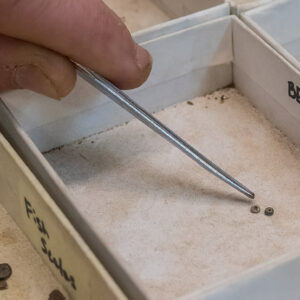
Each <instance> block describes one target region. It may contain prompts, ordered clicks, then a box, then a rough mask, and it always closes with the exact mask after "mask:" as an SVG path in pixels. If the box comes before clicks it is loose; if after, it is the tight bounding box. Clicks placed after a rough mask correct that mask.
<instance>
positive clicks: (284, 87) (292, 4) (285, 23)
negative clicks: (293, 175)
mask: <svg viewBox="0 0 300 300" xmlns="http://www.w3.org/2000/svg"><path fill="white" fill-rule="evenodd" d="M299 9H300V2H299V1H297V0H276V1H272V2H271V3H268V4H265V5H262V6H260V7H257V8H255V9H252V10H249V11H247V12H245V13H243V14H242V15H241V17H242V20H243V21H244V22H245V23H247V24H248V25H249V26H250V27H251V28H252V29H253V30H254V31H255V32H256V33H257V34H258V35H259V36H260V37H261V38H262V39H263V40H264V41H265V42H266V43H268V44H269V45H270V46H271V47H272V48H273V49H275V50H276V51H277V53H278V54H279V55H281V56H282V57H283V58H284V59H285V60H286V61H288V62H289V65H290V66H291V67H286V66H283V67H281V68H279V66H276V64H274V65H272V66H270V68H272V74H273V75H272V76H269V78H268V80H266V85H265V90H266V91H268V94H271V95H273V96H274V97H275V98H276V99H277V103H276V104H277V105H279V106H281V107H283V108H284V110H285V112H282V114H279V113H274V114H272V115H271V114H269V115H268V117H269V118H270V119H272V120H274V121H275V122H276V124H278V126H280V128H281V129H282V130H283V131H284V132H285V133H287V134H289V135H290V137H291V138H292V139H293V141H294V142H295V143H298V144H299V137H300V130H299V128H300V104H299V102H300V94H299V91H300V90H298V91H297V86H298V87H299V85H300V82H299V70H300V64H299V58H300V51H299V45H300V35H299V30H298V28H299V25H300V21H299V17H298V14H299ZM257 80H263V79H262V78H261V76H259V75H258V77H257ZM284 115H289V116H290V117H289V118H288V119H285V117H284ZM279 124H280V125H279ZM292 127H293V128H294V129H293V130H291V128H292Z"/></svg>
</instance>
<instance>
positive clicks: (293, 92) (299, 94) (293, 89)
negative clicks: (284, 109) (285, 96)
mask: <svg viewBox="0 0 300 300" xmlns="http://www.w3.org/2000/svg"><path fill="white" fill-rule="evenodd" d="M288 84H289V96H290V98H292V99H294V100H296V101H297V102H298V103H299V104H300V88H299V86H298V85H295V84H294V82H292V81H289V82H288Z"/></svg>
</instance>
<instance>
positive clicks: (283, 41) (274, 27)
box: [242, 0, 300, 70]
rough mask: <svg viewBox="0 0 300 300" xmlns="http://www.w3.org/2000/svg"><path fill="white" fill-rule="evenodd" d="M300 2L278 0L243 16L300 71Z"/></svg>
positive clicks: (295, 0)
mask: <svg viewBox="0 0 300 300" xmlns="http://www.w3.org/2000/svg"><path fill="white" fill-rule="evenodd" d="M299 11H300V1H298V0H276V1H272V2H271V3H269V4H266V5H262V6H260V7H257V8H255V9H252V10H249V11H247V12H245V13H244V14H242V19H243V20H244V21H245V22H246V23H247V24H248V25H249V26H250V27H252V29H253V30H255V32H256V33H258V34H259V35H260V36H261V37H262V38H263V39H264V40H265V41H266V42H268V43H269V44H270V45H272V47H273V48H274V49H276V50H277V51H278V52H279V53H281V54H282V55H283V56H284V57H285V58H286V59H287V60H289V61H290V62H291V63H292V64H293V65H294V66H295V67H296V68H297V69H298V70H299V69H300V63H299V59H300V50H299V49H300V33H299V27H300V18H299Z"/></svg>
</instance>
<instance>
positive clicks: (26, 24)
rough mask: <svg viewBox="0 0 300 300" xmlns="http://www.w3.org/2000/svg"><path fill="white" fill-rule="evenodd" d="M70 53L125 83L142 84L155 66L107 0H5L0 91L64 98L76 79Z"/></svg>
mask: <svg viewBox="0 0 300 300" xmlns="http://www.w3.org/2000/svg"><path fill="white" fill-rule="evenodd" d="M69 58H70V59H72V60H74V61H76V62H78V63H80V64H82V65H84V66H86V67H89V68H91V69H93V70H94V71H96V72H98V73H100V74H101V75H103V76H104V77H105V78H107V79H109V80H110V81H112V82H113V83H114V84H116V85H117V86H118V87H119V88H121V89H131V88H135V87H138V86H139V85H141V84H142V83H143V82H144V81H145V80H146V79H147V78H148V76H149V74H150V71H151V66H152V60H151V56H150V54H149V53H148V52H147V51H146V50H145V49H143V48H141V47H140V46H138V45H137V44H136V43H135V42H134V41H133V40H132V38H131V35H130V33H129V31H128V30H127V28H126V26H125V25H124V24H123V22H122V21H121V19H120V18H119V17H118V16H117V15H116V14H115V13H114V12H113V11H112V10H111V9H110V8H108V7H107V6H106V4H105V3H104V2H103V1H102V0H63V1H60V0H27V1H26V0H0V92H3V91H6V90H11V89H20V88H24V89H30V90H33V91H35V92H38V93H41V94H45V95H47V96H49V97H52V98H56V99H60V98H62V97H64V96H65V95H67V94H68V93H69V92H70V91H71V90H72V88H73V87H74V84H75V81H76V72H75V69H74V67H73V65H72V63H71V62H70V60H69Z"/></svg>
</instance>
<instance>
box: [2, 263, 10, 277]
mask: <svg viewBox="0 0 300 300" xmlns="http://www.w3.org/2000/svg"><path fill="white" fill-rule="evenodd" d="M11 274H12V269H11V267H10V265H9V264H0V280H6V279H8V278H9V277H10V276H11Z"/></svg>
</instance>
